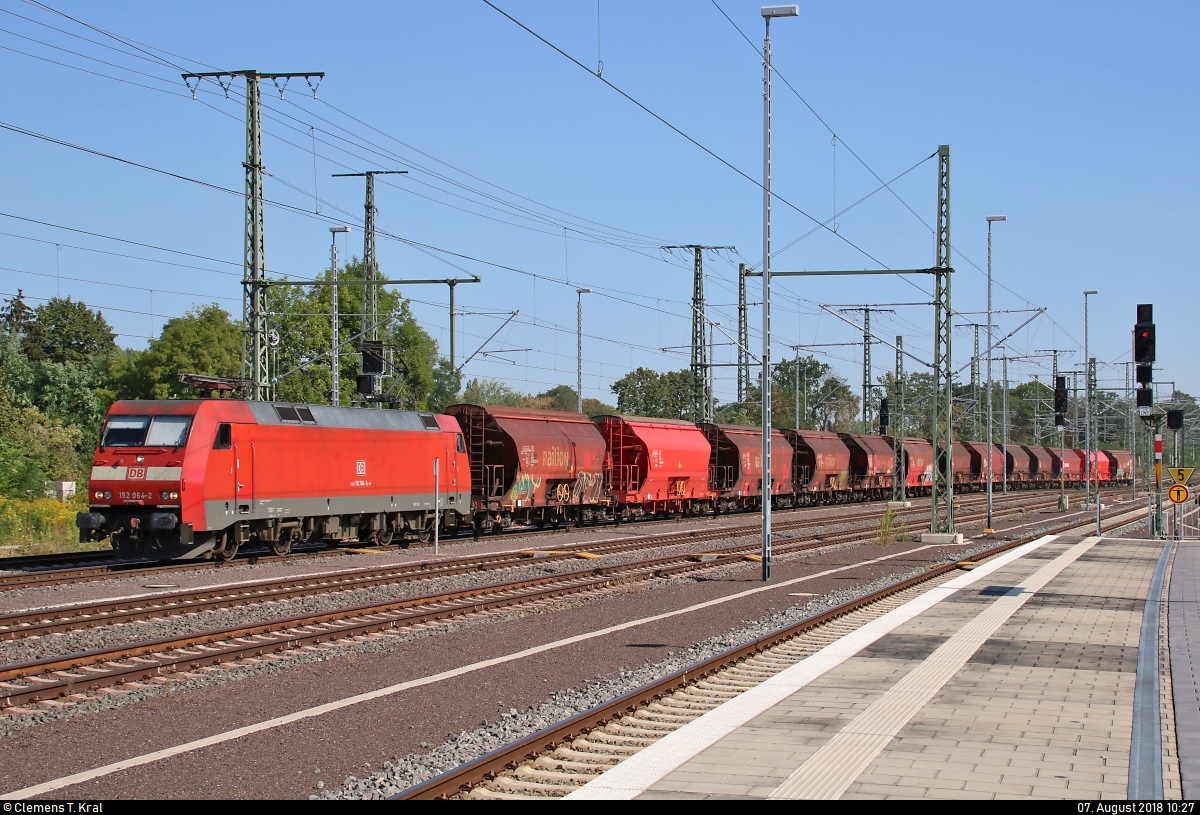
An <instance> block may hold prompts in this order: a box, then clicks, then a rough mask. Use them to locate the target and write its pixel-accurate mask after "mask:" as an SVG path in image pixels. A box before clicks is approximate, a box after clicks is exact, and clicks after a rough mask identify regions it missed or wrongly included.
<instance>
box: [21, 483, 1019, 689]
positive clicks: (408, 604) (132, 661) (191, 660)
mask: <svg viewBox="0 0 1200 815" xmlns="http://www.w3.org/2000/svg"><path fill="white" fill-rule="evenodd" d="M1021 510H1022V508H1021V507H1016V506H1014V507H1010V508H1008V509H1004V510H1001V512H1002V513H1003V512H1009V513H1013V514H1015V513H1017V512H1020V511H1021ZM907 512H919V510H915V511H914V510H908V511H907ZM872 514H874V513H872ZM993 514H998V513H993ZM980 515H981V513H980V512H978V511H975V512H967V513H964V514H963V516H962V520H963V521H969V520H971V519H972V517H974V518H975V519H978V517H979V516H980ZM871 520H874V518H868V520H867V523H866V524H865V525H860V526H857V527H855V528H852V529H847V530H842V531H838V532H831V533H826V534H822V535H808V536H805V537H799V538H792V539H780V540H778V541H777V543H776V545H775V547H774V549H775V552H776V554H777V555H778V556H786V555H788V554H796V553H800V552H804V551H811V550H815V549H820V548H825V547H829V546H836V545H843V544H846V543H851V542H854V541H860V540H862V539H863V537H864V534H866V535H868V536H869V535H871V534H872V533H873V532H874V528H873V527H872V526H871V525H870V521H871ZM789 523H790V524H792V525H793V526H800V525H802V524H804V523H806V522H804V521H801V520H793V521H791V522H789ZM705 531H706V532H710V535H709V537H717V536H719V537H725V538H727V537H730V536H731V534H732V532H731V530H730V529H729V528H728V527H726V528H719V529H713V530H711V531H709V530H705ZM735 531H740V532H741V534H746V533H747V532H752V531H757V527H743V528H741V529H740V530H735ZM778 531H784V530H782V529H779V530H778ZM666 538H671V539H673V540H672V541H671V542H672V543H691V542H694V541H695V540H696V539H697V538H695V537H693V536H692V533H677V534H675V535H662V536H654V537H653V538H652V540H653V541H654V543H653V544H652V546H653V547H654V548H657V547H661V546H663V545H667V544H664V542H663V539H666ZM616 545H618V546H621V545H624V546H625V547H627V548H630V547H632V546H635V545H636V546H638V547H640V548H645V547H646V545H647V543H646V540H645V539H642V540H638V541H630V542H628V543H624V542H616ZM756 550H757V544H750V543H743V544H738V545H733V546H728V547H724V548H721V549H717V550H711V551H708V552H699V553H698V552H683V553H678V554H673V555H669V556H666V557H656V558H652V559H648V560H640V561H636V562H633V563H626V564H620V565H614V566H607V567H596V568H591V569H585V570H576V571H571V572H566V573H563V574H558V575H551V576H547V577H540V578H533V579H527V580H520V581H515V582H509V583H502V584H494V585H489V586H482V587H477V588H472V589H468V590H463V591H456V592H448V593H439V594H433V595H426V596H422V597H414V598H408V599H404V600H397V601H391V602H386V603H376V604H371V605H366V606H358V607H354V608H347V609H339V610H336V611H331V612H327V613H321V614H308V615H303V616H299V617H291V618H285V619H280V620H274V621H271V622H266V623H256V624H253V625H246V626H240V627H235V628H231V629H219V630H210V631H203V632H198V633H193V634H188V635H185V636H180V637H173V638H168V639H159V640H152V641H143V642H138V643H133V644H130V645H123V646H117V647H113V648H107V649H102V650H97V651H91V652H85V653H75V654H68V655H63V656H57V657H50V658H46V659H40V660H37V661H34V662H27V663H22V664H15V665H7V666H2V667H0V708H10V709H12V708H17V711H18V712H19V713H23V712H28V711H26V710H25V709H23V708H20V707H19V706H20V705H24V704H31V703H32V704H37V703H42V704H48V705H51V706H55V705H61V704H69V702H61V701H56V700H59V699H61V698H62V697H70V696H73V695H78V694H80V693H81V692H83V691H95V690H98V689H104V688H111V686H114V685H119V684H127V683H138V682H140V681H142V680H149V681H157V682H169V681H171V679H170V678H169V676H168V675H169V674H173V673H176V674H182V675H183V676H184V677H185V678H187V677H190V676H191V673H190V672H192V671H196V670H203V669H204V668H207V667H210V666H213V665H222V666H232V667H236V666H237V665H238V663H239V661H240V662H248V663H253V662H256V661H258V660H260V659H272V658H279V657H277V656H275V655H276V654H277V653H278V652H281V651H286V650H290V649H296V648H306V647H308V648H314V647H318V646H320V645H321V644H322V643H328V642H333V641H338V640H352V639H355V638H362V637H370V636H372V635H378V634H379V633H380V632H383V631H393V630H396V629H400V628H412V627H419V626H422V625H427V624H430V623H440V622H444V621H446V620H448V619H451V618H465V617H470V616H477V615H481V614H487V613H494V612H496V611H499V610H509V611H511V610H515V609H518V608H528V607H535V606H538V605H545V604H546V603H549V602H553V601H555V600H558V599H560V598H562V597H566V596H569V595H580V594H585V593H593V594H594V593H599V592H606V591H613V590H616V589H618V588H619V587H621V586H625V585H629V584H631V583H636V582H643V581H646V580H651V579H655V578H667V577H675V576H679V575H683V574H687V573H690V572H694V571H698V570H703V569H711V568H715V567H720V566H727V565H730V564H733V563H738V562H742V561H744V560H745V559H746V558H747V557H748V556H749V557H754V554H753V553H754V552H755V551H756ZM568 555H570V556H574V555H573V554H572V553H566V552H564V553H562V556H568ZM551 556H556V555H551ZM483 557H485V556H480V557H477V558H469V559H466V560H467V561H471V560H474V561H475V563H473V564H472V563H463V562H458V563H453V562H452V563H448V564H439V563H433V564H416V565H415V566H423V567H426V568H428V567H434V568H436V567H439V566H442V565H446V566H453V567H456V568H464V569H478V568H480V566H481V565H482V563H483V560H482V558H483ZM502 557H503V556H502ZM410 568H413V567H410ZM367 571H382V570H367ZM425 576H428V574H426V575H425ZM372 577H376V578H379V579H387V578H385V577H384V575H382V574H376V575H373V576H372ZM391 579H393V580H394V579H397V578H396V577H394V576H393V577H392V578H391ZM400 579H403V578H400ZM411 579H420V577H418V576H416V575H414V576H412V577H411ZM285 582H289V583H294V582H296V581H285ZM359 585H362V583H359ZM276 590H277V591H279V592H281V593H284V594H287V593H291V594H290V596H294V594H295V593H296V592H303V591H304V590H305V589H304V587H302V586H277V587H276ZM308 591H309V592H311V588H309V589H308ZM185 594H186V593H185ZM168 596H169V595H168ZM234 599H235V600H236V601H237V602H234V603H233V604H234V605H237V604H241V602H243V601H244V602H260V601H262V600H263V599H264V598H263V597H262V596H261V594H260V595H259V596H258V597H255V596H253V595H252V594H251V595H244V596H243V597H241V598H234ZM158 600H159V598H154V601H155V602H158ZM208 601H209V602H211V604H212V606H225V605H229V604H230V603H229V602H228V600H227V599H226V598H223V597H217V596H212V597H210V598H208ZM143 602H148V601H146V600H143ZM196 602H199V601H198V600H197V601H196ZM196 602H194V603H193V604H192V606H185V605H183V604H182V603H180V604H177V605H176V606H175V607H174V608H172V607H170V606H160V607H159V608H157V609H149V608H148V609H141V608H137V607H134V608H125V609H110V610H108V611H107V612H104V611H103V610H102V609H99V608H93V611H94V612H95V616H96V617H97V619H98V621H99V622H100V623H107V622H117V621H128V620H130V619H136V618H137V615H145V614H148V616H162V615H163V614H164V613H183V612H188V611H193V610H195V605H196ZM210 607H211V606H210ZM86 608H87V607H86V606H81V607H74V608H71V609H70V613H71V614H72V615H73V617H72V618H67V619H60V620H57V621H56V620H53V619H51V620H45V619H43V620H41V621H38V620H31V619H28V616H29V615H10V617H8V618H4V620H3V621H0V622H5V623H8V624H9V627H8V629H7V631H10V632H12V633H11V636H10V635H9V634H8V633H6V636H10V638H13V637H17V636H31V635H34V634H39V635H40V634H46V633H51V632H52V631H53V630H66V629H69V628H73V627H80V626H82V625H87V624H89V621H88V616H89V615H88V614H81V613H80V611H81V610H83V609H86ZM44 616H45V615H44V614H43V617H44ZM18 618H23V619H18ZM142 618H143V619H144V618H145V617H144V616H143V617H142ZM134 687H135V688H136V687H139V686H138V685H136V684H135V685H134Z"/></svg>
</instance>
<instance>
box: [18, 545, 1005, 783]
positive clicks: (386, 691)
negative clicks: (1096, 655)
mask: <svg viewBox="0 0 1200 815" xmlns="http://www.w3.org/2000/svg"><path fill="white" fill-rule="evenodd" d="M931 548H937V547H934V546H932V545H930V546H917V547H914V548H912V549H906V550H904V551H903V552H893V553H892V554H890V555H883V556H881V557H877V558H872V559H871V560H867V561H862V562H860V563H852V564H849V565H846V566H839V567H837V568H834V569H826V570H825V571H823V572H817V573H816V574H811V575H805V576H804V577H795V578H792V579H791V580H784V581H781V582H779V583H769V584H767V585H765V586H759V587H758V588H754V589H746V590H745V591H740V592H737V593H736V594H729V595H726V596H724V597H718V598H716V599H713V600H707V601H705V602H703V603H696V604H695V605H691V606H688V607H686V608H680V609H676V610H674V611H667V612H664V613H662V614H654V615H652V616H649V617H642V618H640V619H637V620H630V621H628V622H624V623H619V624H617V625H612V626H608V627H607V628H601V629H598V630H596V631H589V632H587V633H584V634H576V635H575V636H572V637H565V638H563V639H560V640H555V641H554V642H549V643H546V644H544V645H537V646H534V647H532V648H526V649H524V650H521V651H516V652H514V653H511V654H506V655H504V656H499V657H493V658H491V659H485V660H481V661H479V662H474V663H471V664H470V665H463V666H461V667H459V668H453V669H451V670H448V671H442V672H441V673H436V674H431V675H429V676H425V677H421V678H419V679H410V680H409V681H407V682H399V683H397V684H395V685H389V686H387V687H385V688H379V689H378V690H373V691H368V692H366V693H360V694H357V695H355V696H349V697H347V698H345V699H339V700H337V701H334V702H327V703H326V704H323V705H317V706H316V707H311V708H307V709H305V710H298V711H296V712H295V713H289V714H287V715H285V716H278V717H276V718H274V719H267V720H266V721H262V722H258V723H256V724H251V725H246V726H245V727H239V728H236V729H234V730H228V731H226V732H224V733H217V734H214V735H212V736H207V737H205V738H202V739H196V740H195V741H189V742H186V743H184V744H179V745H176V746H174V747H167V748H164V749H162V750H155V751H154V752H152V753H146V754H144V755H140V756H134V757H132V758H127V759H122V760H121V761H114V762H113V763H111V764H105V765H104V766H102V767H96V768H95V769H91V770H84V771H82V772H78V773H74V774H72V775H68V776H64V777H62V778H57V779H54V780H52V781H46V782H44V783H41V784H35V785H34V786H31V787H25V788H23V789H19V790H13V791H12V792H6V793H4V794H2V795H0V800H15V799H20V798H30V797H32V796H35V795H44V794H45V793H48V792H53V791H55V790H60V789H63V788H64V787H69V786H72V785H74V784H81V783H83V782H85V781H91V780H93V779H96V778H101V777H103V776H106V775H112V774H113V773H116V772H120V771H122V770H127V769H129V768H131V767H140V766H142V765H144V764H151V763H153V762H156V761H161V760H163V759H166V758H171V757H172V756H178V755H182V754H184V753H190V752H192V751H194V750H199V749H201V748H203V747H210V746H212V745H214V744H221V743H223V742H227V741H232V740H234V739H239V738H241V737H243V736H249V735H252V734H254V733H261V732H262V731H264V730H272V729H275V728H278V727H283V726H285V725H288V724H292V723H293V722H298V721H301V720H303V719H311V718H314V717H316V716H322V715H324V714H326V713H331V712H333V711H335V710H341V709H342V708H346V707H350V706H351V705H357V704H360V703H362V702H369V701H371V700H373V699H380V698H383V697H385V696H392V695H394V694H397V693H401V692H403V691H406V690H411V689H412V688H419V687H422V686H425V685H432V684H435V683H437V682H442V681H444V680H447V679H452V678H454V677H456V676H462V675H463V674H468V673H473V672H475V671H481V670H484V669H486V668H491V667H494V666H496V665H503V664H504V663H506V662H515V661H517V660H520V659H524V658H526V657H529V656H533V655H535V654H540V653H542V652H544V651H551V650H554V649H556V648H563V647H565V646H568V645H574V644H575V643H578V642H584V641H586V640H590V639H594V638H596V637H603V636H607V635H609V634H615V633H617V632H619V631H625V630H628V629H630V628H637V627H639V626H642V625H647V624H649V623H653V622H658V621H659V620H666V619H670V618H672V617H678V616H680V615H683V614H690V613H692V612H694V611H700V610H701V609H705V608H711V607H713V606H719V605H723V604H725V603H730V602H733V601H734V600H740V599H742V598H744V597H750V596H753V595H755V594H761V593H762V592H766V591H776V590H778V589H783V588H787V587H788V586H794V585H796V584H798V583H804V582H806V581H809V580H816V579H817V578H820V577H824V576H826V575H830V574H835V573H837V572H844V571H847V570H850V569H858V568H861V567H862V566H865V565H870V564H872V563H882V562H884V561H887V560H892V559H894V558H899V557H905V556H907V555H911V554H912V553H914V552H919V551H921V550H923V549H931ZM1014 551H1018V550H1014ZM980 571H982V567H981V569H977V570H976V571H975V573H976V574H977V573H979V572H980ZM951 582H953V581H951Z"/></svg>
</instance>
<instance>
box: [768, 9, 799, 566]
mask: <svg viewBox="0 0 1200 815" xmlns="http://www.w3.org/2000/svg"><path fill="white" fill-rule="evenodd" d="M761 13H762V17H763V22H764V23H765V26H766V27H765V30H764V34H763V181H762V188H763V265H762V281H763V312H762V335H763V351H762V579H763V580H764V581H766V580H770V579H771V20H772V18H775V17H799V16H800V7H799V6H795V5H788V6H763V7H762V9H761Z"/></svg>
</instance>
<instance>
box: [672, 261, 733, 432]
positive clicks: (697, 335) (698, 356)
mask: <svg viewBox="0 0 1200 815" xmlns="http://www.w3.org/2000/svg"><path fill="white" fill-rule="evenodd" d="M662 248H663V249H667V250H671V249H691V250H692V252H693V257H694V261H693V264H692V359H691V372H692V421H694V422H711V421H712V420H713V417H712V412H711V410H710V409H709V408H710V406H711V405H712V399H711V394H710V392H709V387H708V365H709V360H708V339H707V334H708V331H707V325H708V317H707V314H706V312H705V304H704V251H705V250H706V249H707V250H710V251H717V250H720V249H731V250H733V249H734V247H732V246H700V245H699V244H695V243H689V244H679V245H675V246H664V247H662ZM735 251H736V250H735Z"/></svg>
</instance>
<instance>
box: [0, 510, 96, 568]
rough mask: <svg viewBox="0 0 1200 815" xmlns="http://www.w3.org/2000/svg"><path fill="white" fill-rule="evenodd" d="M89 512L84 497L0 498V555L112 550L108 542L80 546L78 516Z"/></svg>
mask: <svg viewBox="0 0 1200 815" xmlns="http://www.w3.org/2000/svg"><path fill="white" fill-rule="evenodd" d="M86 509H87V503H86V502H85V501H84V500H83V499H82V497H81V498H79V499H76V500H72V501H67V502H66V503H63V502H61V501H57V500H55V499H53V498H35V499H33V500H23V499H20V498H0V547H2V548H0V556H2V557H15V556H17V555H45V554H56V553H59V552H86V551H94V550H107V549H110V548H112V545H111V544H110V543H109V542H108V541H99V542H96V543H79V530H78V529H77V528H76V526H75V513H77V512H82V511H84V510H86Z"/></svg>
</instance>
